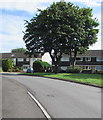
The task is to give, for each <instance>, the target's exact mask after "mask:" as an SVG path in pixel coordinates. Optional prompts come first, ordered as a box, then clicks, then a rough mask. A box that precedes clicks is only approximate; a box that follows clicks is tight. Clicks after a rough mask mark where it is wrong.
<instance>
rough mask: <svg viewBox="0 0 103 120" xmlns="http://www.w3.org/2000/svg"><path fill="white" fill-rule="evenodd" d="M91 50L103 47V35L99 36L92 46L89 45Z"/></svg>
mask: <svg viewBox="0 0 103 120" xmlns="http://www.w3.org/2000/svg"><path fill="white" fill-rule="evenodd" d="M89 49H90V50H100V49H102V45H101V36H98V41H97V42H96V43H95V44H93V45H92V46H90V47H89Z"/></svg>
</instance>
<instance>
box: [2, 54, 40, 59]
mask: <svg viewBox="0 0 103 120" xmlns="http://www.w3.org/2000/svg"><path fill="white" fill-rule="evenodd" d="M0 57H1V58H29V57H28V56H27V55H26V54H24V53H0ZM37 58H41V55H38V57H37Z"/></svg>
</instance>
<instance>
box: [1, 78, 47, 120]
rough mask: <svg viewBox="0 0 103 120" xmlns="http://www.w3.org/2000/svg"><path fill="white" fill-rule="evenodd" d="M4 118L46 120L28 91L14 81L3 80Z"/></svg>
mask: <svg viewBox="0 0 103 120" xmlns="http://www.w3.org/2000/svg"><path fill="white" fill-rule="evenodd" d="M2 118H45V116H44V115H43V113H42V112H41V110H40V109H39V107H38V106H37V104H36V103H35V102H34V101H33V100H32V99H31V98H30V96H29V95H28V94H27V89H26V88H25V87H23V86H22V85H20V84H19V83H17V82H15V81H13V80H12V79H8V78H5V77H3V78H2Z"/></svg>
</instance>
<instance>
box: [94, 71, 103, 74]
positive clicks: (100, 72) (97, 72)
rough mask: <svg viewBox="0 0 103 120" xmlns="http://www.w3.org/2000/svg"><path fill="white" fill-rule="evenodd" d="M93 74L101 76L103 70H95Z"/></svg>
mask: <svg viewBox="0 0 103 120" xmlns="http://www.w3.org/2000/svg"><path fill="white" fill-rule="evenodd" d="M95 73H96V74H103V70H96V71H95Z"/></svg>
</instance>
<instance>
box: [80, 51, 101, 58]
mask: <svg viewBox="0 0 103 120" xmlns="http://www.w3.org/2000/svg"><path fill="white" fill-rule="evenodd" d="M78 56H85V57H86V56H87V57H88V56H90V57H101V56H103V50H88V51H87V52H85V53H84V54H78Z"/></svg>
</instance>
